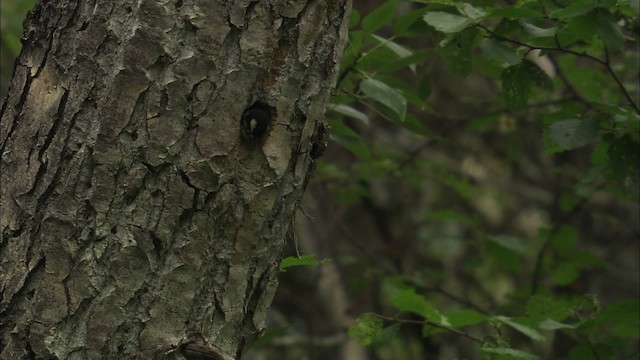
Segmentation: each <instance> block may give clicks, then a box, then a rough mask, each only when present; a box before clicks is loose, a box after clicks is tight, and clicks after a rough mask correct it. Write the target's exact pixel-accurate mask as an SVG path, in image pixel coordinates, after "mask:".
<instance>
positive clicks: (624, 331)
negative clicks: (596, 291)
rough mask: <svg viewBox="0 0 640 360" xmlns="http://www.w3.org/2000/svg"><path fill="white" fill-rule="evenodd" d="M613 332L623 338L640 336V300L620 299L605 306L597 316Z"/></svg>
mask: <svg viewBox="0 0 640 360" xmlns="http://www.w3.org/2000/svg"><path fill="white" fill-rule="evenodd" d="M597 321H598V323H599V324H602V325H605V326H606V327H607V328H608V329H609V331H610V332H611V334H613V335H615V336H619V337H622V338H635V339H637V338H639V337H640V300H638V299H627V300H620V301H618V302H616V303H614V304H611V305H609V306H608V307H607V308H605V309H604V310H603V311H602V312H601V313H600V315H599V316H598V317H597Z"/></svg>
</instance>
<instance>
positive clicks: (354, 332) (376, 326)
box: [349, 314, 383, 345]
mask: <svg viewBox="0 0 640 360" xmlns="http://www.w3.org/2000/svg"><path fill="white" fill-rule="evenodd" d="M382 326H383V321H382V319H380V318H379V317H377V316H375V315H373V314H363V315H360V316H359V317H358V318H357V319H356V320H355V321H354V323H353V324H352V325H351V327H349V337H351V338H352V339H355V340H356V341H357V342H358V343H359V344H361V345H369V344H371V343H372V342H373V341H374V339H375V338H376V337H377V336H378V335H379V334H380V333H381V332H382Z"/></svg>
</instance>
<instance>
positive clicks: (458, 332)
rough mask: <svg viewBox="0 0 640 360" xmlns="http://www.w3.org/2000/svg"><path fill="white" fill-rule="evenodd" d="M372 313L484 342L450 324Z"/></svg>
mask: <svg viewBox="0 0 640 360" xmlns="http://www.w3.org/2000/svg"><path fill="white" fill-rule="evenodd" d="M369 314H370V315H373V316H376V317H378V318H380V319H382V320H387V321H393V322H396V323H400V324H416V325H429V326H433V327H436V328H438V329H442V330H446V331H448V332H452V333H454V334H457V335H462V336H464V337H466V338H468V339H470V340H472V341H475V342H477V343H479V344H484V340H482V339H480V338H477V337H475V336H473V335H471V334H469V333H467V332H464V331H462V330H458V329H454V328H450V327H448V326H444V325H440V324H436V323H434V322H432V321H428V320H411V319H400V318H397V317H390V316H384V315H380V314H376V313H369Z"/></svg>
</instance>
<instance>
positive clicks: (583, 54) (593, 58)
mask: <svg viewBox="0 0 640 360" xmlns="http://www.w3.org/2000/svg"><path fill="white" fill-rule="evenodd" d="M476 26H477V27H479V28H481V29H482V30H484V31H486V32H487V33H488V34H489V35H491V37H493V38H495V39H498V40H502V41H506V42H509V43H512V44H516V45H519V46H524V47H526V48H528V49H530V50H536V49H537V50H546V51H559V52H564V53H567V54H572V55H574V56H578V57H582V58H585V59H589V60H591V61H595V62H597V63H598V64H600V65H603V66H604V67H605V68H606V69H607V72H608V73H609V75H611V77H612V78H613V80H614V81H615V82H616V84H617V85H618V88H620V91H621V92H622V94H623V95H624V97H625V98H626V99H627V101H628V102H629V105H631V107H632V108H633V109H634V110H635V111H636V112H637V113H638V114H640V107H638V104H636V102H635V101H633V98H631V95H630V94H629V92H628V91H627V89H626V88H625V87H624V85H623V84H622V81H620V79H619V78H618V76H617V75H616V73H615V72H614V71H613V68H612V67H611V62H610V59H609V52H608V51H607V49H606V47H605V59H604V60H602V59H600V58H598V57H596V56H593V55H590V54H587V53H586V52H578V51H575V50H571V49H567V48H565V47H563V46H561V45H560V43H559V42H558V39H557V38H556V46H555V47H550V46H536V45H532V44H527V43H525V42H522V41H519V40H515V39H511V38H507V37H504V36H502V35H498V34H496V33H495V32H494V31H493V30H491V29H489V28H487V27H486V26H484V25H482V24H476Z"/></svg>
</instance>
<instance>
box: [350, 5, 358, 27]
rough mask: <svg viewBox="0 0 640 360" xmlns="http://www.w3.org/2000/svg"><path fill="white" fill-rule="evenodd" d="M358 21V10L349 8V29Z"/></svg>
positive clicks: (356, 24)
mask: <svg viewBox="0 0 640 360" xmlns="http://www.w3.org/2000/svg"><path fill="white" fill-rule="evenodd" d="M359 23H360V12H359V11H358V10H356V9H352V10H351V16H350V17H349V29H354V28H355V27H356V26H358V24H359Z"/></svg>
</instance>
